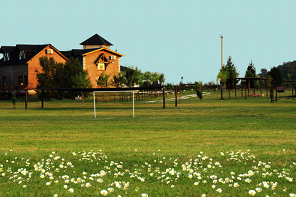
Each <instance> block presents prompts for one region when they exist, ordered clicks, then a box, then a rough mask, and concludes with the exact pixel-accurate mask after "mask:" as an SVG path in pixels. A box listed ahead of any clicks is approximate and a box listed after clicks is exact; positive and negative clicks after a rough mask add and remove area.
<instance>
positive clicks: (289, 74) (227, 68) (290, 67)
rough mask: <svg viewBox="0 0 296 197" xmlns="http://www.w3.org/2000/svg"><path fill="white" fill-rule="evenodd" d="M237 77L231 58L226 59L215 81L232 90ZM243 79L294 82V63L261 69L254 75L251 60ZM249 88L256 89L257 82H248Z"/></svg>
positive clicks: (254, 70)
mask: <svg viewBox="0 0 296 197" xmlns="http://www.w3.org/2000/svg"><path fill="white" fill-rule="evenodd" d="M238 76H239V73H238V71H237V68H236V66H235V65H234V64H233V62H232V58H231V56H229V57H228V59H227V63H226V65H224V66H223V67H222V68H221V69H220V70H219V73H218V75H217V81H218V80H219V81H220V82H222V84H223V85H225V86H226V87H229V88H234V83H237V82H238V81H234V80H235V78H237V77H238ZM244 77H254V78H255V77H260V78H273V81H283V80H285V81H292V80H296V61H293V62H284V63H283V64H282V65H279V66H277V67H275V66H274V67H272V68H271V69H270V70H269V71H268V70H267V69H266V68H263V69H261V72H260V73H258V74H256V68H255V66H254V64H253V62H252V60H251V62H250V63H249V65H248V67H247V70H246V72H245V75H244ZM266 83H267V85H269V86H270V80H267V82H266ZM250 85H251V88H257V87H258V85H259V84H258V80H255V79H252V80H250Z"/></svg>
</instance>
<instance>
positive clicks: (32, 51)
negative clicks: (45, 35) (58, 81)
mask: <svg viewBox="0 0 296 197" xmlns="http://www.w3.org/2000/svg"><path fill="white" fill-rule="evenodd" d="M47 46H50V47H51V48H52V49H54V50H55V51H56V52H57V53H59V54H60V55H61V56H62V57H63V58H64V59H67V58H66V57H65V56H64V55H63V54H62V53H60V51H58V50H57V49H56V48H55V47H54V46H52V45H51V44H44V45H29V44H17V45H16V46H2V47H1V49H0V53H9V54H14V58H12V59H10V60H7V61H4V59H3V58H2V59H1V60H0V65H8V64H25V63H27V62H28V61H29V60H30V59H32V58H33V57H34V56H35V55H37V54H38V53H39V52H40V51H42V50H43V49H44V48H45V47H47ZM20 52H26V53H27V52H28V53H27V54H26V56H25V59H19V57H18V54H19V53H20Z"/></svg>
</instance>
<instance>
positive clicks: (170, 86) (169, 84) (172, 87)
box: [166, 83, 175, 90]
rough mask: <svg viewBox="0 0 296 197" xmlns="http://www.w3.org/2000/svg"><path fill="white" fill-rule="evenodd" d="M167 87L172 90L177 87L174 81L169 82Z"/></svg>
mask: <svg viewBox="0 0 296 197" xmlns="http://www.w3.org/2000/svg"><path fill="white" fill-rule="evenodd" d="M166 88H167V89H171V90H172V89H174V88H175V87H174V85H173V84H172V83H167V84H166Z"/></svg>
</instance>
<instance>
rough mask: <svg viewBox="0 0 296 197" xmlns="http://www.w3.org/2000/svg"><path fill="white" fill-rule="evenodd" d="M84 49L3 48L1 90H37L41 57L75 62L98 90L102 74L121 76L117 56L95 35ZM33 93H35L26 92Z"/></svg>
mask: <svg viewBox="0 0 296 197" xmlns="http://www.w3.org/2000/svg"><path fill="white" fill-rule="evenodd" d="M81 45H83V49H72V50H70V51H59V50H57V49H56V48H55V47H53V46H52V45H51V44H47V45H16V46H2V47H1V48H0V53H2V54H3V58H2V59H1V60H0V88H1V87H4V86H28V88H29V89H33V88H36V86H37V78H36V70H41V66H40V64H39V58H40V57H42V56H47V57H49V58H50V57H53V58H54V60H55V61H56V62H58V63H65V62H66V61H67V60H68V58H70V57H74V58H76V59H77V60H78V61H79V62H80V64H81V66H82V67H83V69H85V70H87V71H88V75H89V78H90V80H91V84H92V86H93V87H97V84H96V80H97V78H98V77H99V76H100V75H101V73H102V72H105V73H106V74H108V75H111V77H110V78H113V75H118V73H119V72H120V57H122V56H124V55H122V54H120V53H117V52H115V51H112V50H110V46H112V44H111V43H110V42H108V41H107V40H105V39H104V38H102V37H101V36H99V35H98V34H95V35H94V36H92V37H90V38H89V39H87V40H85V41H84V42H82V43H81ZM29 93H34V90H31V91H29Z"/></svg>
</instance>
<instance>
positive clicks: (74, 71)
mask: <svg viewBox="0 0 296 197" xmlns="http://www.w3.org/2000/svg"><path fill="white" fill-rule="evenodd" d="M39 62H40V66H41V67H42V70H41V72H39V71H38V70H36V76H37V80H38V85H37V88H73V87H74V88H89V87H91V83H90V79H89V78H88V77H87V76H88V73H87V71H84V70H83V68H82V66H81V65H80V64H79V62H78V61H77V60H75V59H74V58H70V59H69V60H68V61H67V62H66V63H65V64H62V63H57V62H56V61H55V60H54V59H53V58H52V57H51V58H48V57H41V58H40V59H39ZM75 95H77V92H64V91H46V92H45V94H44V95H43V96H45V97H46V98H47V99H50V98H58V99H62V98H63V97H65V98H74V96H75ZM37 96H38V97H41V92H40V91H37Z"/></svg>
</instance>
